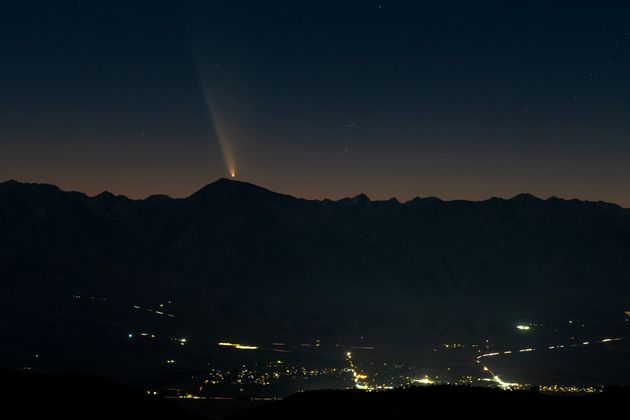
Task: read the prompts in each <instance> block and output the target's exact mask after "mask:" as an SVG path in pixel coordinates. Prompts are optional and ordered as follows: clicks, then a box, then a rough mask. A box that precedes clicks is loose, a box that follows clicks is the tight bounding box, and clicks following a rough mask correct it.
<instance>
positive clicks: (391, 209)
mask: <svg viewBox="0 0 630 420" xmlns="http://www.w3.org/2000/svg"><path fill="white" fill-rule="evenodd" d="M0 278H1V280H0V290H1V291H2V299H1V300H2V302H0V304H2V311H3V312H5V314H4V315H5V317H3V319H4V320H3V321H2V324H0V328H1V329H0V331H2V332H3V333H4V334H5V335H6V336H7V337H13V338H14V341H15V342H17V343H22V344H19V345H17V344H16V346H17V347H16V349H14V350H12V351H14V353H13V354H18V353H20V352H21V351H25V349H26V348H29V349H30V348H32V347H37V346H38V345H42V344H41V343H43V342H46V343H47V344H45V346H50V345H51V343H55V342H56V341H55V340H58V337H61V336H64V335H65V334H69V333H68V331H74V330H80V329H81V328H85V327H84V326H83V327H79V326H78V324H80V323H81V322H83V323H85V322H86V321H85V314H84V313H79V312H77V311H79V310H78V309H76V305H75V304H74V303H72V302H74V301H76V296H79V297H84V298H85V297H89V298H91V299H93V300H94V299H95V300H97V301H98V300H99V299H100V300H101V301H103V302H109V304H110V306H111V308H110V309H102V311H105V312H103V313H99V315H93V318H91V319H92V321H90V322H93V325H95V326H97V330H99V331H112V330H116V331H117V330H119V329H120V330H124V329H125V328H129V326H128V325H127V324H132V322H130V321H129V322H128V320H129V315H128V314H126V313H124V312H123V311H126V310H128V308H131V307H132V305H135V306H138V307H142V308H144V307H147V308H153V307H158V306H159V305H165V304H166V305H170V306H169V310H171V311H172V312H173V313H174V314H176V315H177V319H176V320H174V321H173V322H180V324H178V325H177V326H173V327H172V329H173V334H175V333H176V330H178V329H179V331H181V330H182V328H184V329H185V330H186V331H187V332H188V333H190V334H195V333H196V334H197V336H203V337H204V339H207V340H208V343H214V342H216V340H217V339H221V338H226V337H227V338H233V339H239V340H250V341H252V340H253V341H256V340H259V341H263V340H268V339H272V338H282V339H283V340H284V339H295V340H298V339H303V340H306V339H314V338H318V339H330V340H345V341H350V340H361V339H362V338H361V337H367V338H364V340H368V341H369V340H372V341H374V342H391V343H393V342H397V343H405V344H413V343H417V342H426V341H430V340H435V339H442V338H444V339H450V338H455V337H457V338H464V339H471V340H472V339H479V338H481V337H483V336H484V335H485V334H487V333H489V332H494V333H497V332H500V331H501V330H502V329H503V328H504V327H505V325H508V324H510V323H512V322H513V321H514V320H518V319H530V320H531V319H536V318H541V317H546V318H547V319H549V318H554V317H555V318H562V317H569V316H576V314H578V315H579V314H580V313H588V314H589V316H591V317H594V316H601V317H606V316H612V315H611V314H615V315H618V314H619V313H622V311H623V310H624V309H625V305H626V303H627V296H628V292H630V210H628V209H624V208H622V207H619V206H617V205H614V204H609V203H604V202H588V201H579V200H563V199H559V198H549V199H545V200H543V199H539V198H536V197H534V196H532V195H528V194H520V195H517V196H515V197H513V198H511V199H502V198H491V199H488V200H484V201H459V200H458V201H443V200H440V199H438V198H432V197H431V198H414V199H412V200H410V201H407V202H405V203H401V202H399V201H397V200H396V199H391V200H387V201H373V200H370V199H369V198H368V197H367V196H365V195H358V196H356V197H353V198H346V199H342V200H338V201H332V200H306V199H300V198H295V197H292V196H289V195H284V194H278V193H275V192H272V191H269V190H267V189H265V188H262V187H259V186H256V185H253V184H249V183H245V182H239V181H234V180H227V179H220V180H218V181H216V182H214V183H211V184H209V185H207V186H205V187H204V188H202V189H201V190H199V191H197V192H196V193H194V194H192V195H191V196H189V197H187V198H177V199H175V198H170V197H167V196H164V195H154V196H150V197H148V198H146V199H142V200H132V199H129V198H127V197H124V196H120V195H114V194H111V193H108V192H104V193H101V194H99V195H97V196H93V197H90V196H87V195H85V194H82V193H79V192H66V191H62V190H61V189H59V188H58V187H55V186H53V185H44V184H25V183H19V182H16V181H7V182H4V183H0ZM73 297H75V298H74V300H73ZM116 305H118V306H116ZM114 307H115V308H117V309H114ZM82 308H83V309H81V311H84V310H86V309H85V308H84V307H82ZM122 308H124V309H122ZM90 310H92V309H90ZM105 313H106V315H104V314H105ZM145 315H146V314H145ZM149 315H150V314H149ZM103 316H107V317H108V320H107V321H106V322H105V321H104V320H103V319H101V318H102V317H103ZM146 316H148V315H146ZM153 318H155V317H153ZM147 319H148V318H147ZM151 319H152V318H151ZM183 320H186V321H185V323H184V321H183ZM143 322H144V324H142V325H145V326H146V325H149V326H150V325H153V324H151V322H154V321H146V322H145V321H143ZM160 322H161V321H160ZM138 323H140V321H138ZM181 323H184V324H181ZM182 325H185V327H182ZM510 325H511V324H510ZM138 328H140V327H138ZM156 328H158V327H156ZM160 328H161V327H160ZM165 328H166V327H165ZM169 328H171V327H169ZM104 333H105V332H103V334H104ZM34 337H37V338H34ZM46 337H48V339H47V338H46ZM46 340H48V341H46Z"/></svg>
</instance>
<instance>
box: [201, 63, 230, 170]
mask: <svg viewBox="0 0 630 420" xmlns="http://www.w3.org/2000/svg"><path fill="white" fill-rule="evenodd" d="M202 67H203V66H201V65H199V60H197V74H198V77H199V81H200V84H201V87H202V89H203V96H204V99H205V103H206V108H207V110H208V114H209V116H210V121H211V122H212V126H213V128H214V134H215V137H216V139H217V143H218V145H219V150H220V151H221V156H222V158H223V164H224V165H225V170H226V171H227V173H228V174H229V175H230V177H231V178H236V159H235V157H234V150H233V147H232V139H231V137H230V135H229V132H228V124H226V119H225V117H224V116H223V115H221V113H220V112H219V107H218V105H217V100H216V98H215V96H216V95H215V94H214V93H215V92H213V90H212V88H211V86H210V83H209V81H208V80H207V77H206V76H205V75H204V71H203V69H202Z"/></svg>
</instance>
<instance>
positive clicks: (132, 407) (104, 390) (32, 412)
mask: <svg viewBox="0 0 630 420" xmlns="http://www.w3.org/2000/svg"><path fill="white" fill-rule="evenodd" d="M0 414H1V415H2V418H5V419H51V418H58V419H64V420H73V419H77V420H78V419H107V420H111V419H117V418H136V419H140V418H151V419H164V420H166V419H169V420H170V419H182V420H187V419H190V420H193V419H201V417H199V416H197V415H195V414H193V413H190V412H188V411H186V410H184V409H183V408H181V407H179V406H177V405H175V404H172V403H170V402H168V401H165V400H163V399H161V398H158V397H155V396H153V397H151V396H148V395H146V394H144V393H143V392H140V391H135V390H131V389H129V388H127V387H125V386H123V385H119V384H117V383H114V382H111V381H109V380H107V379H104V378H100V377H96V376H88V375H70V374H55V375H52V374H46V375H42V374H36V373H31V372H14V371H8V370H0Z"/></svg>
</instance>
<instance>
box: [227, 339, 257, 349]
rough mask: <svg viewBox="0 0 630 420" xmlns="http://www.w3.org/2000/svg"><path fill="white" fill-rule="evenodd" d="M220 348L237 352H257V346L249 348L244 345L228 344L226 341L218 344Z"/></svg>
mask: <svg viewBox="0 0 630 420" xmlns="http://www.w3.org/2000/svg"><path fill="white" fill-rule="evenodd" d="M218 344H219V346H221V347H232V348H235V349H238V350H258V347H257V346H249V345H246V344H238V343H229V342H226V341H222V342H220V343H218Z"/></svg>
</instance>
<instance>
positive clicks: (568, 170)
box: [0, 0, 630, 207]
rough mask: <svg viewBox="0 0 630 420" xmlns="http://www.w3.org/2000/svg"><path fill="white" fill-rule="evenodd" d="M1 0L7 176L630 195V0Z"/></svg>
mask: <svg viewBox="0 0 630 420" xmlns="http://www.w3.org/2000/svg"><path fill="white" fill-rule="evenodd" d="M551 3H552V2H550V1H548V2H544V3H543V2H540V3H538V4H540V6H535V5H533V2H507V1H505V2H501V3H498V2H497V3H494V4H493V5H489V3H483V2H470V1H465V2H464V1H462V2H423V1H394V0H382V1H349V0H343V1H341V0H335V1H327V0H317V1H314V0H313V1H299V0H293V1H282V0H273V1H261V0H257V1H238V0H226V1H159V0H151V1H132V0H125V1H116V0H107V1H105V0H104V1H96V0H95V1H91V0H56V1H45V2H43V1H42V2H38V1H5V2H3V3H2V5H1V6H0V180H1V181H4V180H7V179H16V180H18V181H25V182H46V183H54V184H57V185H59V186H60V187H62V188H64V189H71V190H79V191H83V192H86V193H88V194H97V193H99V192H101V191H103V190H109V191H112V192H114V193H118V194H125V195H128V196H130V197H134V198H136V197H138V198H139V197H146V196H148V195H150V194H154V193H166V194H169V195H172V196H176V197H181V196H186V195H188V194H190V193H192V192H193V191H195V190H197V189H199V188H200V187H202V186H203V185H205V184H207V183H210V182H212V181H214V180H216V179H217V178H220V177H226V176H229V173H230V172H231V171H236V175H237V179H242V180H245V181H249V182H253V183H255V184H259V185H263V186H265V187H268V188H271V189H273V190H276V191H280V192H284V193H289V194H292V195H296V196H300V197H307V198H324V197H329V198H341V197H344V196H353V195H355V194H357V193H360V192H365V193H367V194H368V195H369V196H370V197H371V198H373V199H383V198H389V197H392V196H396V197H398V198H399V199H401V200H407V199H409V198H411V197H414V196H438V197H441V198H444V199H455V198H464V199H483V198H488V197H491V196H502V197H510V196H513V195H515V194H518V193H521V192H530V193H533V194H535V195H539V196H542V197H548V196H552V195H555V196H560V197H565V198H573V197H577V198H583V199H593V200H605V201H612V202H616V203H619V204H622V205H624V206H628V207H630V189H629V188H628V186H629V185H630V6H626V5H625V4H628V2H627V1H619V2H614V3H613V2H610V3H607V2H594V1H593V2H579V1H574V2H553V5H552V4H551Z"/></svg>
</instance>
